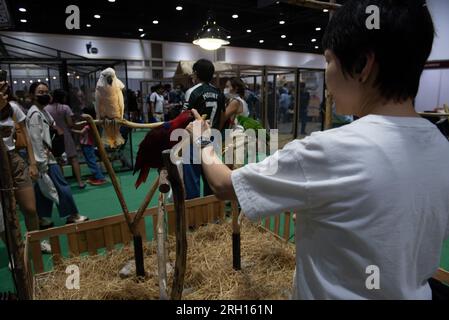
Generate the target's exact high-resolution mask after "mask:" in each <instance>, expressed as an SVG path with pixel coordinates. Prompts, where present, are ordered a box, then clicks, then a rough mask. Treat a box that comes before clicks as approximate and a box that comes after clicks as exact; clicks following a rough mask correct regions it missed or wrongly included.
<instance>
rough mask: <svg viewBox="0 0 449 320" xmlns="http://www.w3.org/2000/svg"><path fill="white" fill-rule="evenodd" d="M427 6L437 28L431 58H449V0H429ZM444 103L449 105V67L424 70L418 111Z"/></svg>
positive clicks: (417, 99) (417, 106)
mask: <svg viewBox="0 0 449 320" xmlns="http://www.w3.org/2000/svg"><path fill="white" fill-rule="evenodd" d="M427 6H428V7H429V11H430V13H431V14H432V18H433V22H434V24H435V30H436V36H435V40H434V44H433V49H432V53H431V55H430V58H429V60H430V61H435V60H449V1H448V0H427ZM416 45H417V46H419V43H417V44H416ZM443 104H448V105H449V69H442V70H424V72H423V75H422V77H421V84H420V88H419V92H418V96H417V97H416V109H417V111H419V112H421V111H431V110H433V109H435V108H437V107H442V106H443Z"/></svg>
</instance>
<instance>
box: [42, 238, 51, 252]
mask: <svg viewBox="0 0 449 320" xmlns="http://www.w3.org/2000/svg"><path fill="white" fill-rule="evenodd" d="M41 251H42V253H44V254H51V245H50V243H49V242H48V240H43V241H41Z"/></svg>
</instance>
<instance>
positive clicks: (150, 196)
mask: <svg viewBox="0 0 449 320" xmlns="http://www.w3.org/2000/svg"><path fill="white" fill-rule="evenodd" d="M158 186H159V181H158V180H156V181H155V182H154V183H153V186H152V187H151V189H150V191H148V193H147V195H146V197H145V199H144V200H143V202H142V204H141V205H140V207H139V210H137V213H136V215H135V216H134V220H133V222H132V224H131V225H132V228H131V229H132V231H131V233H132V234H133V235H137V233H138V231H137V229H138V227H137V226H138V225H139V223H140V220H141V219H142V217H143V214H144V213H145V210H146V209H147V208H148V206H149V205H150V202H151V200H152V199H153V197H154V195H155V194H156V191H157V188H158Z"/></svg>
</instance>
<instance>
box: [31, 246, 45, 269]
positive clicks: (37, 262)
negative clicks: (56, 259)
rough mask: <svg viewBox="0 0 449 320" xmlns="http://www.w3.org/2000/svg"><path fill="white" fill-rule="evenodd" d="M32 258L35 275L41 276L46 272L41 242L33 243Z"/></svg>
mask: <svg viewBox="0 0 449 320" xmlns="http://www.w3.org/2000/svg"><path fill="white" fill-rule="evenodd" d="M30 248H31V257H32V259H33V266H34V273H36V274H39V273H42V272H44V261H43V259H42V251H41V242H40V241H31V242H30Z"/></svg>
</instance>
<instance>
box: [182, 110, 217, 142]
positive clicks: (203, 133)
mask: <svg viewBox="0 0 449 320" xmlns="http://www.w3.org/2000/svg"><path fill="white" fill-rule="evenodd" d="M191 111H192V114H193V116H194V117H195V121H193V122H191V123H190V124H189V125H188V126H187V128H186V129H187V131H188V132H189V133H190V135H191V136H192V138H193V139H194V140H196V139H198V138H199V137H203V138H210V137H211V128H210V124H209V121H205V120H204V119H203V118H202V117H201V116H200V114H199V113H198V111H196V110H195V109H192V110H191Z"/></svg>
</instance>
